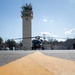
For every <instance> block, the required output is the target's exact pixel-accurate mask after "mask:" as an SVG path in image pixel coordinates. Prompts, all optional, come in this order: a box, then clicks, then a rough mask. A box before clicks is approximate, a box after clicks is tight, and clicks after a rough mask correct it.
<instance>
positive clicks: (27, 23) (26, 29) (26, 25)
mask: <svg viewBox="0 0 75 75" xmlns="http://www.w3.org/2000/svg"><path fill="white" fill-rule="evenodd" d="M21 14H22V15H21V17H22V27H23V29H22V30H23V34H22V35H23V49H24V50H28V49H31V47H32V39H31V37H32V19H33V11H32V5H31V4H27V3H26V5H25V6H22V11H21Z"/></svg>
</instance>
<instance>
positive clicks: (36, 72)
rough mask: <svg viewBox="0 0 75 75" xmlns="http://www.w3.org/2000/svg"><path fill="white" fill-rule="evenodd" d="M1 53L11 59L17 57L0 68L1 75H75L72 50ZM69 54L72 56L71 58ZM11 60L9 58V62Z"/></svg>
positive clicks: (74, 52)
mask: <svg viewBox="0 0 75 75" xmlns="http://www.w3.org/2000/svg"><path fill="white" fill-rule="evenodd" d="M0 53H1V54H3V55H4V54H6V55H8V56H11V57H10V59H12V58H13V56H14V57H15V58H16V57H17V58H16V59H14V60H12V62H9V63H7V64H5V65H2V66H0V75H75V61H74V60H75V59H74V57H73V55H72V54H75V51H72V50H71V51H67V50H66V51H58V50H54V51H50V50H49V51H46V50H45V51H42V50H40V51H27V52H26V51H8V52H3V51H2V52H0ZM23 53H24V56H23ZM1 54H0V55H1ZM61 54H62V55H64V56H66V57H63V56H62V55H61ZM68 54H69V55H70V54H71V55H70V56H71V58H70V56H69V55H68ZM15 55H16V56H15ZM19 55H20V56H19ZM4 56H5V55H4ZM74 56H75V55H74ZM72 57H73V59H72ZM6 59H7V58H6ZM10 59H9V57H8V61H9V60H10Z"/></svg>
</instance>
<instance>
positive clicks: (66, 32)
mask: <svg viewBox="0 0 75 75" xmlns="http://www.w3.org/2000/svg"><path fill="white" fill-rule="evenodd" d="M74 33H75V29H70V30H68V31H65V34H74Z"/></svg>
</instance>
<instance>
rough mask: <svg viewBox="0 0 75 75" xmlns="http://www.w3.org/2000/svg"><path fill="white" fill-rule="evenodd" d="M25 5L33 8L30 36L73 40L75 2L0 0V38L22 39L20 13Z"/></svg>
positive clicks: (74, 31) (61, 0)
mask: <svg viewBox="0 0 75 75" xmlns="http://www.w3.org/2000/svg"><path fill="white" fill-rule="evenodd" d="M25 3H31V4H32V7H33V20H32V36H39V35H41V36H43V34H45V35H46V36H47V37H54V38H60V39H61V40H63V39H62V38H67V37H68V38H75V0H0V36H1V37H2V38H3V39H4V40H7V39H13V38H21V37H22V19H21V13H20V12H21V7H22V5H24V4H25ZM60 39H59V40H60Z"/></svg>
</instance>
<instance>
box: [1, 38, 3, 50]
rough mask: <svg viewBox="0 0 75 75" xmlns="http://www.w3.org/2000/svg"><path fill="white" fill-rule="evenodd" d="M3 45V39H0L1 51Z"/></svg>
mask: <svg viewBox="0 0 75 75" xmlns="http://www.w3.org/2000/svg"><path fill="white" fill-rule="evenodd" d="M2 43H3V39H2V38H1V37H0V50H1V48H2V46H3V45H2Z"/></svg>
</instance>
